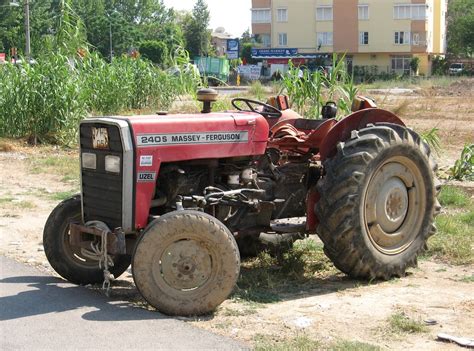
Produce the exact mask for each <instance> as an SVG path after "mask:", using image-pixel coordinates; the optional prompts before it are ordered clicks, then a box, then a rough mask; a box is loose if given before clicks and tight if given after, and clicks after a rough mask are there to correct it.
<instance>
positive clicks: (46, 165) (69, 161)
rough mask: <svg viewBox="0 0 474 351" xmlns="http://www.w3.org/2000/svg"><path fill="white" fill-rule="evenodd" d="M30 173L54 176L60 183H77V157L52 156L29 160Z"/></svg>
mask: <svg viewBox="0 0 474 351" xmlns="http://www.w3.org/2000/svg"><path fill="white" fill-rule="evenodd" d="M29 168H30V172H31V173H33V174H47V173H51V174H56V175H60V176H62V177H63V178H62V181H65V182H68V181H77V182H78V181H79V174H80V169H79V160H78V155H54V156H46V157H35V158H31V159H30V160H29Z"/></svg>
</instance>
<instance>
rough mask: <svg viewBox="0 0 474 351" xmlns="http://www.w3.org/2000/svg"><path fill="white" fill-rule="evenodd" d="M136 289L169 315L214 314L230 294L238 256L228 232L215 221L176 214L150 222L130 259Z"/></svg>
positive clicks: (190, 213) (196, 214)
mask: <svg viewBox="0 0 474 351" xmlns="http://www.w3.org/2000/svg"><path fill="white" fill-rule="evenodd" d="M132 272H133V279H134V281H135V285H136V286H137V288H138V290H139V291H140V293H141V294H142V296H143V297H144V298H145V300H147V301H148V303H150V304H151V305H152V306H154V307H156V308H157V309H158V310H159V311H160V312H164V313H166V314H168V315H182V316H183V315H200V314H205V313H209V312H212V311H213V310H214V309H215V308H216V307H217V306H219V305H220V304H221V303H222V302H223V301H224V300H225V299H226V298H227V297H228V296H229V295H230V293H231V292H232V290H233V289H234V286H235V284H236V282H237V278H238V276H239V272H240V256H239V250H238V247H237V243H236V242H235V240H234V237H233V236H232V233H231V232H230V231H229V229H227V228H226V227H225V226H224V224H222V223H221V222H220V221H219V220H217V219H216V218H214V217H212V216H210V215H208V214H206V213H202V212H197V211H189V210H184V211H175V212H170V213H167V214H165V215H163V216H161V217H160V218H158V219H157V220H155V221H153V222H152V223H151V224H150V225H149V226H148V228H147V229H146V230H145V232H144V233H143V234H142V236H141V237H140V239H139V241H138V243H137V245H136V246H135V252H134V254H133V258H132Z"/></svg>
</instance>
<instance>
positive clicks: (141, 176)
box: [137, 172, 156, 183]
mask: <svg viewBox="0 0 474 351" xmlns="http://www.w3.org/2000/svg"><path fill="white" fill-rule="evenodd" d="M155 177H156V173H155V172H140V173H138V178H137V182H139V183H144V182H154V181H155Z"/></svg>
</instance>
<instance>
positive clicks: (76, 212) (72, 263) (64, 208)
mask: <svg viewBox="0 0 474 351" xmlns="http://www.w3.org/2000/svg"><path fill="white" fill-rule="evenodd" d="M80 221H81V197H80V196H79V195H76V196H74V197H72V198H70V199H67V200H64V201H63V202H61V203H60V204H59V205H58V206H57V207H56V208H55V209H54V210H53V212H51V214H50V215H49V218H48V220H47V222H46V225H45V227H44V232H43V245H44V252H45V254H46V258H47V259H48V261H49V263H50V264H51V266H52V267H53V268H54V270H55V271H56V272H57V273H58V274H59V275H60V276H61V277H63V278H64V279H66V280H69V281H70V282H72V283H75V284H95V283H100V282H102V281H103V280H104V273H103V270H102V269H100V268H99V262H98V261H96V260H92V259H90V258H88V257H86V256H84V255H83V254H82V253H81V248H80V247H76V246H73V245H71V244H70V242H69V224H70V223H73V222H75V223H78V222H80ZM113 261H114V266H113V267H110V268H109V270H110V273H112V274H113V275H114V277H115V278H118V277H119V276H120V275H121V274H122V273H123V272H125V271H126V270H127V268H128V266H129V265H130V257H129V256H125V255H122V256H115V257H114V258H113Z"/></svg>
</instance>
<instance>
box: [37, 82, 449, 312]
mask: <svg viewBox="0 0 474 351" xmlns="http://www.w3.org/2000/svg"><path fill="white" fill-rule="evenodd" d="M197 96H198V100H199V101H201V102H202V103H203V109H202V112H201V113H200V114H177V115H170V114H167V113H166V112H163V113H158V114H156V115H147V116H128V117H125V116H110V117H100V118H88V119H85V120H83V121H82V122H81V123H80V126H79V134H80V136H79V138H80V140H79V142H80V166H81V193H80V194H79V195H77V196H74V197H72V198H70V199H67V200H65V201H63V202H61V203H60V204H59V205H58V206H57V207H56V208H55V209H54V210H53V211H52V213H51V215H50V216H49V218H48V220H47V223H46V225H45V228H44V233H43V235H44V238H43V244H44V250H45V254H46V256H47V258H48V260H49V262H50V264H51V266H52V267H53V268H54V269H55V271H56V272H57V273H58V274H59V275H60V276H62V277H63V278H65V279H66V280H68V281H70V282H73V283H76V284H93V283H101V282H103V283H104V285H109V284H110V280H111V279H113V278H114V277H115V278H118V277H119V276H120V275H121V274H122V273H124V272H125V271H126V270H127V269H128V267H129V266H130V264H131V270H132V275H133V279H134V282H135V285H136V287H137V289H138V291H139V292H140V293H141V295H142V296H143V297H144V299H145V300H146V301H147V302H148V303H149V304H150V305H152V306H154V307H155V308H156V309H157V310H159V311H160V312H163V313H165V314H168V315H201V314H206V313H209V312H211V311H213V310H215V309H216V307H217V306H219V305H220V304H221V303H222V302H223V301H224V300H225V299H226V298H228V296H229V295H230V294H231V292H232V290H233V289H234V287H235V285H236V282H237V279H238V277H239V272H240V260H241V255H242V256H249V255H256V254H258V252H259V251H261V250H266V249H271V248H278V247H280V248H284V247H286V248H288V247H291V245H292V243H293V242H294V241H295V240H297V239H300V238H304V237H306V236H308V235H310V234H317V235H318V236H319V237H320V239H321V240H322V242H323V244H324V252H325V254H326V255H327V256H328V257H329V258H330V259H331V261H332V262H333V263H334V265H335V266H336V267H337V268H338V269H339V270H341V271H342V272H344V273H346V274H347V275H349V276H350V277H354V278H361V279H385V280H386V279H390V278H391V277H401V276H404V275H405V272H406V270H407V268H408V267H414V266H416V264H417V256H418V255H419V254H420V253H421V252H422V251H423V250H424V249H425V248H426V243H427V240H428V238H429V237H430V236H431V235H433V234H434V233H435V231H436V227H435V225H434V217H435V216H436V214H437V213H438V212H439V211H440V205H439V203H438V201H437V198H436V197H437V193H438V191H439V189H440V183H439V182H438V181H437V179H436V177H435V170H436V163H435V161H434V159H433V157H432V155H431V152H430V148H429V147H428V145H427V144H426V143H425V142H424V141H423V140H422V138H420V136H419V135H417V134H416V133H415V132H414V131H412V130H411V129H409V128H407V127H406V126H405V124H404V123H403V122H402V121H401V119H400V118H399V117H397V116H396V115H394V114H393V113H391V112H389V111H386V110H383V109H380V108H377V106H376V104H375V103H374V101H372V100H371V99H369V98H365V97H357V99H356V100H355V101H354V103H353V106H352V111H353V113H351V114H350V115H348V116H346V117H345V118H342V119H341V120H338V119H337V118H335V117H336V114H337V107H336V104H334V103H331V102H329V103H327V104H326V106H324V108H323V109H322V116H321V119H318V120H316V119H305V118H304V117H303V116H300V115H299V114H298V113H296V112H295V111H293V110H292V109H291V108H290V105H289V101H288V98H287V97H286V96H284V95H280V96H276V97H272V98H270V99H269V100H268V101H267V102H266V103H263V102H260V101H255V100H250V99H245V98H236V99H233V100H232V105H233V106H234V108H235V110H233V111H226V112H212V103H213V102H214V101H216V99H217V93H216V92H215V91H213V90H211V89H204V90H200V91H199V92H198V95H197Z"/></svg>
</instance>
